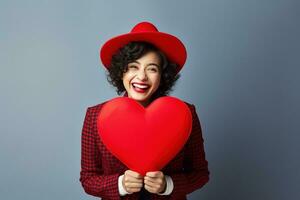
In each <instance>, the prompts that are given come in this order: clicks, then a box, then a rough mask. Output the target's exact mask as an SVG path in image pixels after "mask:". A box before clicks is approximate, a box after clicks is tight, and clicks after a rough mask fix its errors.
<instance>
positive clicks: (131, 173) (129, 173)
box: [125, 170, 143, 179]
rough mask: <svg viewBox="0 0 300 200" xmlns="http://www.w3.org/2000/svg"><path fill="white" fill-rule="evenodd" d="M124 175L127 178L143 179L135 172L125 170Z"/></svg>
mask: <svg viewBox="0 0 300 200" xmlns="http://www.w3.org/2000/svg"><path fill="white" fill-rule="evenodd" d="M125 174H126V175H128V176H131V177H133V178H136V179H142V178H143V176H142V175H140V174H139V173H137V172H135V171H132V170H127V171H126V172H125Z"/></svg>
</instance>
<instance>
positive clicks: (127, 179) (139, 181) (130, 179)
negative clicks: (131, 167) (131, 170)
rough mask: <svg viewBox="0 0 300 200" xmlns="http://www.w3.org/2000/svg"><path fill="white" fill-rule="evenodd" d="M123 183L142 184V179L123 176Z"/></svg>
mask: <svg viewBox="0 0 300 200" xmlns="http://www.w3.org/2000/svg"><path fill="white" fill-rule="evenodd" d="M124 182H125V183H126V182H128V183H143V179H137V178H134V177H132V176H127V175H125V176H124Z"/></svg>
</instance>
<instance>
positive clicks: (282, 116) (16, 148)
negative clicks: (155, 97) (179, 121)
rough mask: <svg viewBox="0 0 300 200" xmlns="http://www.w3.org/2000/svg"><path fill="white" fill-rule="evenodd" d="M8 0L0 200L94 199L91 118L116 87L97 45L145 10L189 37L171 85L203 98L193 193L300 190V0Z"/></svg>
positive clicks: (232, 197) (145, 15)
mask: <svg viewBox="0 0 300 200" xmlns="http://www.w3.org/2000/svg"><path fill="white" fill-rule="evenodd" d="M0 2H1V3H0V23H1V26H0V42H1V43H0V67H1V73H0V78H1V79H0V91H1V99H0V101H1V104H0V110H1V116H0V122H1V126H0V132H1V140H0V169H1V170H0V181H1V183H0V194H1V196H0V198H1V199H3V200H17V199H26V200H27V199H30V200H48V199H49V200H53V199H69V200H71V199H72V200H76V199H78V200H79V199H95V198H94V197H92V196H88V195H86V194H85V193H84V191H83V189H82V188H81V185H80V182H79V171H80V135H81V128H82V123H83V118H84V115H85V111H86V108H87V107H88V106H91V105H95V104H98V103H100V102H102V101H104V100H107V99H110V98H112V97H115V96H116V95H117V94H116V93H115V91H114V89H113V88H112V87H111V86H110V85H109V84H108V83H107V81H106V78H105V71H104V69H103V67H102V66H101V64H100V61H99V56H98V50H99V47H100V46H101V45H102V44H103V43H104V42H105V41H106V40H107V39H109V38H110V37H112V36H115V35H118V34H121V33H125V32H129V31H130V29H131V28H132V26H133V25H134V24H136V23H138V22H140V21H143V20H148V21H151V22H153V23H154V24H156V26H157V27H158V29H159V30H160V31H163V32H169V33H172V34H174V35H176V36H178V37H179V38H180V39H181V40H182V41H183V42H184V43H185V44H186V47H187V51H188V60H187V63H186V65H185V68H184V69H183V70H182V77H181V79H180V80H179V82H178V84H177V85H176V87H175V91H174V92H173V93H172V94H171V95H173V96H177V97H179V98H181V99H183V100H185V101H188V102H190V103H193V104H195V105H196V108H197V112H198V114H199V117H200V121H201V123H202V126H203V137H204V139H205V149H206V155H207V159H208V162H209V169H210V171H211V179H210V182H209V183H208V184H207V185H206V186H205V187H204V188H202V189H200V190H198V191H196V192H194V193H192V194H191V195H189V199H207V200H217V199H226V200H227V199H228V200H239V199H243V200H248V199H249V200H250V199H251V200H252V199H255V200H258V199H261V200H265V199H270V200H283V199H288V200H297V199H299V198H300V191H299V183H300V172H299V171H300V170H299V169H300V160H299V155H298V153H299V150H300V148H299V142H300V138H299V130H298V127H297V126H298V124H299V117H300V114H299V111H300V109H299V102H300V94H299V74H300V70H299V67H300V61H299V57H300V40H299V35H300V28H299V24H300V23H299V20H300V16H299V15H300V7H299V4H300V3H299V1H298V0H251V1H242V0H240V1H238V0H227V1H224V0H201V1H174V0H168V1H167V0H164V1H158V0H157V1H138V0H136V1H116V0H110V1H104V0H103V1H100V0H98V1H96V0H94V1H74V0H73V1H58V0H57V1H46V0H36V1H29V0H28V1H3V0H1V1H0ZM297 102H298V103H297Z"/></svg>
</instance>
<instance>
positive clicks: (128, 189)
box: [126, 187, 141, 193]
mask: <svg viewBox="0 0 300 200" xmlns="http://www.w3.org/2000/svg"><path fill="white" fill-rule="evenodd" d="M126 191H127V192H129V193H134V192H139V191H141V188H139V187H135V188H126Z"/></svg>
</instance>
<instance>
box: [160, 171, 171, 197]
mask: <svg viewBox="0 0 300 200" xmlns="http://www.w3.org/2000/svg"><path fill="white" fill-rule="evenodd" d="M165 178H166V183H167V185H166V190H165V192H164V193H158V195H170V194H171V193H172V191H173V189H174V183H173V180H172V178H171V177H170V176H168V175H165Z"/></svg>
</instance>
